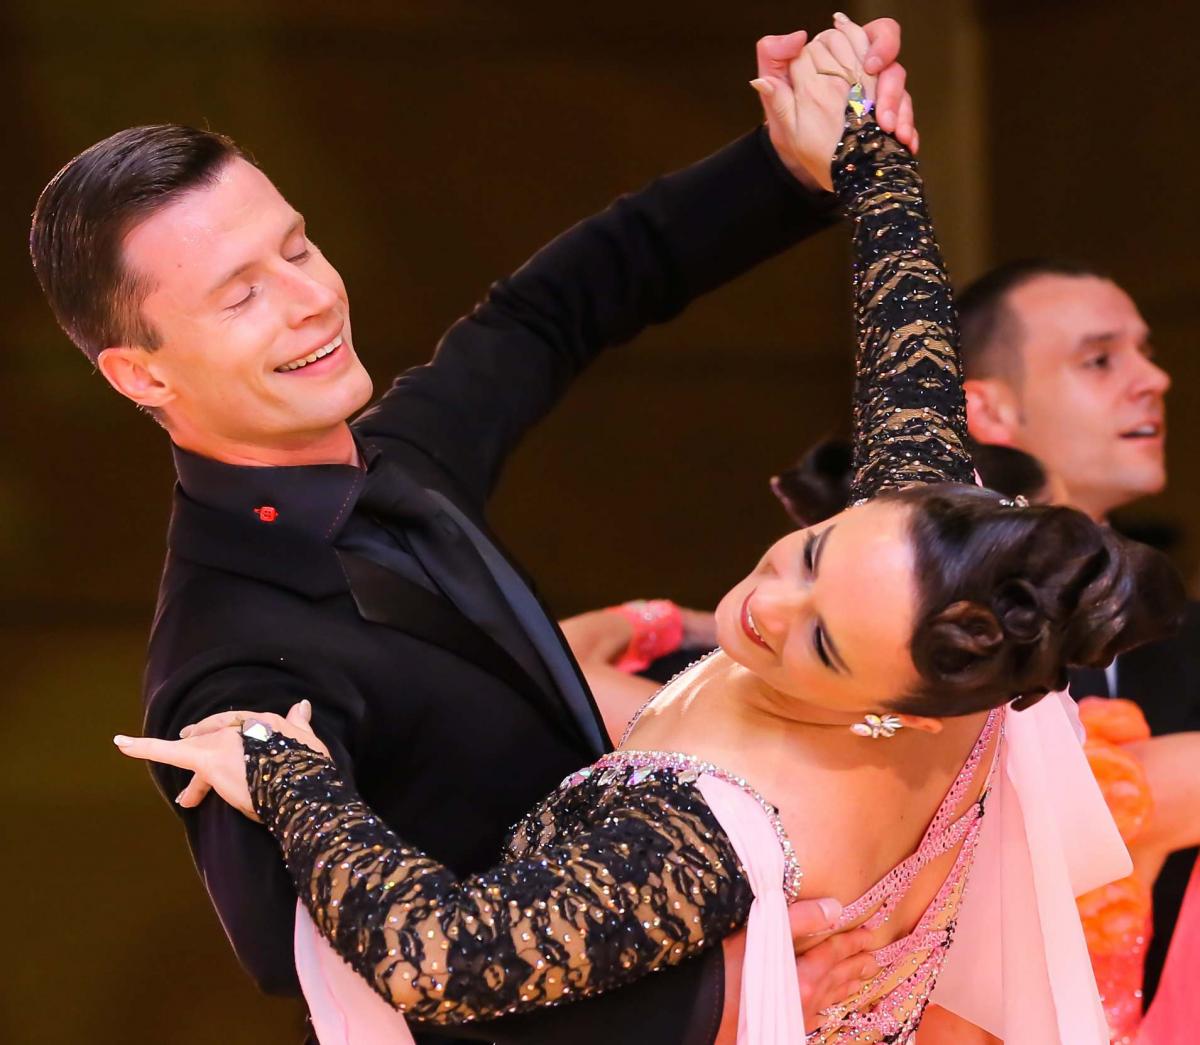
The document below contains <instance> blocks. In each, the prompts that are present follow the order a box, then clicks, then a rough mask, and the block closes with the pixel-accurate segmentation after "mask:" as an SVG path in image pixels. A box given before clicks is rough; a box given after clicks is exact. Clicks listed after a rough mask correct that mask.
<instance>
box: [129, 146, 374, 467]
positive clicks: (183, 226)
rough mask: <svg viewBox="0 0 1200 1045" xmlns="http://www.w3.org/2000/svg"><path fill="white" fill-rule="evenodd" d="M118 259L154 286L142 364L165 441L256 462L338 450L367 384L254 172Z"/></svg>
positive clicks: (290, 220)
mask: <svg viewBox="0 0 1200 1045" xmlns="http://www.w3.org/2000/svg"><path fill="white" fill-rule="evenodd" d="M124 249H125V261H126V264H127V266H128V267H129V268H130V270H131V271H132V272H133V273H135V274H139V275H142V276H144V277H145V278H146V279H147V280H148V281H149V283H150V286H151V290H150V293H149V294H148V296H147V297H146V299H145V301H144V303H143V305H142V310H143V315H144V317H145V319H146V320H147V322H148V323H149V324H150V325H151V326H152V327H153V328H154V329H155V330H156V331H157V332H158V334H159V336H160V338H161V345H160V347H159V348H158V349H157V350H155V351H153V352H145V353H144V354H142V355H141V357H140V358H141V360H142V362H143V363H144V365H145V367H146V368H147V370H148V371H150V372H151V373H152V375H153V377H154V379H155V381H156V382H158V385H156V388H157V389H158V391H157V393H156V394H158V395H160V396H161V397H162V402H161V404H155V405H159V406H160V409H161V410H162V411H163V413H164V414H165V417H166V421H167V425H168V428H169V429H170V432H171V435H172V437H173V438H174V439H175V441H176V442H178V443H179V444H180V445H182V446H185V447H187V448H188V449H191V450H195V451H197V452H199V453H204V454H207V455H209V456H214V457H218V458H221V459H224V460H233V461H244V462H257V463H287V461H288V460H289V455H295V454H297V453H302V454H307V455H308V456H310V457H311V456H312V453H313V452H314V451H315V452H316V454H317V457H318V458H319V457H320V455H321V449H320V448H321V447H324V446H328V445H334V444H340V445H346V444H348V441H349V440H348V432H347V430H346V426H345V421H346V419H347V418H348V417H349V416H350V415H351V414H352V413H354V412H355V411H356V410H358V409H359V408H360V407H362V406H363V405H364V404H365V403H366V402H367V400H368V399H369V398H370V395H371V379H370V377H369V376H368V375H367V372H366V370H365V369H364V368H363V366H362V364H361V363H360V362H359V360H358V357H357V355H356V354H355V352H354V346H353V342H352V339H351V333H350V305H349V302H348V300H347V298H346V288H345V286H344V284H343V283H342V279H341V277H340V276H339V275H338V273H337V270H336V269H334V267H333V266H332V265H331V264H330V263H329V262H328V261H327V260H326V259H325V257H324V256H323V255H322V254H321V252H320V251H319V250H318V249H317V247H316V246H315V245H314V244H313V243H312V242H311V241H310V240H308V238H307V237H306V235H305V229H304V221H303V218H302V217H301V216H300V215H299V214H297V213H296V211H295V210H294V209H293V208H292V207H291V206H290V205H289V204H288V202H287V201H286V200H285V199H284V198H283V197H282V196H281V195H280V194H279V191H278V190H277V189H276V188H275V186H274V185H273V184H272V183H271V182H270V180H269V179H268V178H267V177H266V175H264V174H263V173H262V172H261V171H260V170H258V168H256V167H254V166H253V165H252V164H250V163H247V162H246V161H244V160H241V159H234V160H232V161H230V162H229V163H227V164H226V165H225V167H224V168H223V169H222V170H221V172H220V173H219V175H218V177H217V179H216V181H215V182H214V184H212V185H211V186H208V187H205V188H202V189H198V190H196V191H194V192H190V193H188V194H186V195H185V196H183V197H182V198H180V199H179V200H177V201H176V202H174V203H172V204H170V205H169V206H167V207H165V208H163V209H162V210H160V211H158V212H157V213H155V214H153V215H152V216H151V217H149V218H148V219H146V220H145V221H144V222H142V223H141V224H140V225H138V226H136V227H135V228H134V229H133V230H132V231H131V232H130V234H129V235H128V236H127V237H126V239H125V244H124ZM314 356H315V357H318V358H315V359H314ZM305 360H309V362H307V363H306V364H304V365H301V364H302V363H304V361H305Z"/></svg>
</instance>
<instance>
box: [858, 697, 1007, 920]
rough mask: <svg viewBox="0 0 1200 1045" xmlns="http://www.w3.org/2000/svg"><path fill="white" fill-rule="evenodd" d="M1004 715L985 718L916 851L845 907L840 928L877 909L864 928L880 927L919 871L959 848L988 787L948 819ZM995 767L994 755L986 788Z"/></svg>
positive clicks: (980, 812) (993, 713)
mask: <svg viewBox="0 0 1200 1045" xmlns="http://www.w3.org/2000/svg"><path fill="white" fill-rule="evenodd" d="M1003 714H1004V712H1003V709H1002V708H994V709H993V710H992V711H991V712H990V713H989V714H988V717H987V721H986V722H985V723H984V724H983V729H981V730H980V731H979V737H978V738H977V739H976V741H975V743H974V744H973V745H972V746H971V751H970V753H969V754H968V755H967V758H966V761H964V762H963V764H962V768H961V769H960V770H959V771H958V774H957V776H955V778H954V782H953V783H952V784H951V785H950V788H949V790H948V791H947V792H946V797H945V798H943V799H942V801H941V804H940V805H939V806H938V808H937V811H936V812H935V813H934V815H933V818H932V820H930V822H929V826H928V827H927V828H926V829H925V834H924V835H923V836H922V838H921V842H920V844H919V845H918V846H917V849H916V851H915V852H914V853H912V854H911V855H910V856H908V857H907V858H906V859H904V860H902V861H901V862H900V863H899V864H897V865H896V866H895V867H893V868H892V869H891V870H890V871H889V872H888V873H887V874H885V875H884V876H883V877H882V878H880V879H879V881H878V882H876V883H875V884H874V885H873V886H871V888H870V889H868V890H867V891H866V892H865V893H863V894H862V896H860V897H859V898H858V899H857V900H854V901H853V902H852V903H850V904H847V905H846V907H845V908H844V909H843V910H842V916H841V919H840V921H839V922H838V925H839V927H845V926H847V925H851V924H853V923H854V922H856V921H858V920H859V919H860V918H862V917H863V916H864V915H865V914H867V912H869V911H875V908H877V907H878V908H879V910H877V911H875V913H874V914H873V915H872V917H871V918H870V919H869V920H868V921H867V922H866V923H865V924H866V926H867V927H868V928H875V927H877V926H878V925H880V924H882V923H883V922H884V921H886V920H887V918H888V917H889V916H890V915H891V912H892V911H893V910H895V908H896V906H897V905H898V904H899V903H900V901H901V900H903V899H904V896H905V895H906V894H907V892H908V890H909V889H910V888H911V887H912V884H913V881H914V880H915V879H916V877H917V875H918V874H919V873H920V872H921V870H922V869H924V868H925V867H926V866H927V865H928V864H929V863H930V862H931V861H933V860H934V859H936V858H937V857H939V856H941V855H942V854H943V853H947V852H949V851H950V850H951V849H953V848H954V847H955V846H956V845H958V844H959V843H960V842H961V841H962V840H963V839H964V838H965V837H966V835H967V833H968V832H969V831H970V830H971V828H972V827H973V826H974V825H975V824H977V823H978V822H979V820H980V819H981V818H982V816H983V799H984V796H985V795H986V794H987V785H985V787H984V791H983V794H981V795H980V797H979V799H978V800H977V801H976V802H973V803H972V804H971V805H970V806H969V807H968V808H967V809H966V810H965V811H964V812H963V813H962V815H961V816H959V817H958V818H957V819H954V820H951V816H952V815H953V813H954V810H955V809H956V808H957V807H958V806H959V805H960V804H961V803H962V800H963V798H964V797H965V796H966V793H967V789H968V788H969V787H970V785H971V784H972V782H973V781H974V780H975V777H976V773H977V772H978V769H979V764H980V762H981V761H982V759H983V754H984V752H985V751H986V750H987V748H988V746H989V745H990V744H991V742H992V739H993V738H994V737H995V736H996V731H997V730H998V729H999V728H1000V723H1001V722H1002V721H1003ZM996 750H997V751H998V750H999V748H998V747H997V749H996ZM995 766H996V758H995V753H993V758H992V762H991V766H990V768H989V770H988V784H990V782H991V774H992V773H993V772H994V771H995Z"/></svg>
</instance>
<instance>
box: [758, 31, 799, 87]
mask: <svg viewBox="0 0 1200 1045" xmlns="http://www.w3.org/2000/svg"><path fill="white" fill-rule="evenodd" d="M807 40H808V33H807V32H805V31H804V30H803V29H801V30H799V31H798V32H795V33H788V34H787V35H785V36H764V37H763V38H762V39H761V40H759V41H758V43H757V44H755V46H754V51H755V55H756V56H757V58H758V76H759V78H760V79H766V78H768V77H771V76H778V77H786V76H787V67H788V64H789V63H790V62H791V61H792V60H793V59H794V58H795V57H796V56H797V55H798V54H799V53H800V52H801V51H802V50H804V44H805V41H807Z"/></svg>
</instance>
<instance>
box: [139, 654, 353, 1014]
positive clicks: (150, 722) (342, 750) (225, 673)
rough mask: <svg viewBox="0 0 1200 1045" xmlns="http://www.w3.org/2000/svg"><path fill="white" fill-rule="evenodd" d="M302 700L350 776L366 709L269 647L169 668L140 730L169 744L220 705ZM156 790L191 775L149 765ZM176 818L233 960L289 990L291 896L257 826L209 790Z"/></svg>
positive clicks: (270, 706)
mask: <svg viewBox="0 0 1200 1045" xmlns="http://www.w3.org/2000/svg"><path fill="white" fill-rule="evenodd" d="M305 698H307V699H308V700H310V701H311V702H312V706H313V729H314V731H315V732H316V733H317V735H318V736H319V737H321V739H322V740H323V741H324V742H325V744H326V746H328V747H329V749H330V752H331V754H332V755H333V758H334V761H335V762H336V763H337V765H338V769H339V771H341V772H344V773H345V774H346V775H347V776H348V777H353V775H354V773H353V759H352V752H353V751H354V749H355V748H356V746H357V743H356V737H357V735H358V733H359V731H360V730H361V729H362V728H363V727H364V724H365V723H364V719H365V710H364V705H363V703H362V701H361V700H359V699H358V698H357V696H356V694H355V693H354V692H353V690H352V689H351V688H350V687H349V686H348V685H347V684H346V683H345V682H344V681H343V680H341V679H339V678H336V677H332V676H331V673H329V672H327V671H324V670H321V669H317V668H313V667H310V666H306V665H305V664H304V662H303V660H302V659H300V658H298V657H296V656H293V655H291V653H290V652H285V651H281V650H276V649H269V650H266V649H259V650H248V649H247V650H229V649H227V650H223V651H220V652H219V654H217V655H215V656H212V657H204V658H200V659H198V661H197V662H195V663H193V664H192V665H190V666H188V667H187V668H186V669H184V670H181V671H179V672H177V673H176V674H175V675H174V676H173V677H172V678H170V679H168V680H167V682H166V683H164V684H163V685H162V686H161V687H159V689H158V690H157V691H156V692H155V693H153V694H152V695H151V699H150V701H149V705H148V709H147V715H146V723H145V730H146V733H147V734H148V735H150V736H157V737H161V738H163V739H168V740H172V739H175V738H177V737H178V736H179V731H180V729H182V728H183V727H184V726H186V725H189V724H191V723H193V722H198V721H200V720H201V719H203V718H205V717H207V716H208V715H212V714H215V713H217V712H220V711H229V710H233V709H246V710H250V711H272V712H275V713H276V714H279V715H283V714H286V713H287V710H288V709H289V708H290V707H291V706H292V705H293V704H295V703H296V702H298V701H300V700H303V699H305ZM151 768H152V772H153V775H154V778H155V782H156V784H157V785H158V787H159V790H160V791H161V792H162V794H163V796H164V797H165V798H166V799H167V800H168V801H170V802H172V803H173V802H174V798H175V796H176V795H177V794H178V793H179V792H180V791H181V790H182V789H183V787H184V786H185V785H186V784H187V781H188V778H189V777H190V776H191V774H190V773H187V772H185V771H183V770H179V769H176V768H174V767H173V766H163V765H157V764H156V765H154V766H152V767H151ZM174 808H175V809H176V810H177V811H178V812H179V813H180V815H181V817H182V818H183V822H184V827H185V829H186V831H187V838H188V845H189V847H190V849H191V853H192V859H193V860H194V861H195V864H196V869H197V871H198V872H199V874H200V877H201V879H202V880H203V882H204V886H205V888H206V889H207V890H208V893H209V896H210V897H211V899H212V902H213V906H214V907H215V908H216V911H217V915H218V917H219V918H220V921H221V926H222V928H223V929H224V930H225V935H226V936H227V937H228V938H229V942H230V944H231V945H232V947H233V950H234V952H235V954H236V955H237V958H238V961H239V962H240V963H241V965H242V967H243V968H244V969H245V970H246V972H247V973H249V975H250V976H251V978H252V979H253V980H254V981H255V983H256V984H257V986H258V987H259V989H260V990H262V991H264V992H266V993H268V994H283V995H298V994H299V993H300V985H299V983H298V981H297V979H296V971H295V962H294V959H293V954H292V933H293V929H294V925H295V910H296V892H295V890H294V889H293V887H292V883H291V880H290V879H289V877H288V874H287V870H286V868H285V867H284V866H283V864H282V862H281V861H280V859H279V849H278V847H277V846H276V844H275V842H274V840H273V839H272V837H271V835H270V834H269V833H268V832H267V831H266V829H265V828H264V827H263V826H262V825H261V824H256V823H254V822H253V821H251V820H249V819H247V818H246V817H245V816H243V815H242V814H241V813H239V812H237V811H236V810H235V809H233V808H232V807H231V806H229V805H227V804H226V803H225V802H223V801H221V800H220V799H219V798H218V797H216V796H215V795H209V796H208V797H207V798H206V799H205V800H204V801H203V802H202V803H201V804H200V806H199V807H197V808H196V809H194V810H184V809H179V807H178V806H174Z"/></svg>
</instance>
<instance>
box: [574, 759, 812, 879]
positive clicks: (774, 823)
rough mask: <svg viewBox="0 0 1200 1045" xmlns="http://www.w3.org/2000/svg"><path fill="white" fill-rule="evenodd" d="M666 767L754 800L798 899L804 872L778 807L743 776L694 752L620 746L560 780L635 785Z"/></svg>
mask: <svg viewBox="0 0 1200 1045" xmlns="http://www.w3.org/2000/svg"><path fill="white" fill-rule="evenodd" d="M666 770H669V771H670V772H672V773H673V774H674V776H675V779H676V780H677V781H678V782H679V783H683V784H686V783H691V782H693V781H695V780H698V779H699V778H700V777H702V776H711V777H715V778H716V779H718V780H724V781H725V782H726V783H728V784H733V786H734V787H737V788H740V789H741V790H742V791H744V792H745V793H746V794H747V795H749V796H750V797H751V798H753V799H754V801H755V802H757V803H758V804H759V806H760V807H761V808H762V811H763V813H765V814H766V817H767V819H768V821H770V824H771V829H772V830H773V831H774V832H775V837H776V838H778V839H779V847H780V848H781V849H782V850H783V890H784V893H785V894H786V895H787V898H788V900H789V901H791V900H798V899H799V898H800V887H801V885H802V884H803V881H804V872H803V870H801V868H800V863H799V861H798V860H797V859H796V850H795V848H794V847H793V846H792V841H791V839H790V838H789V837H788V834H787V830H786V829H785V828H784V826H783V820H782V819H781V817H780V816H779V810H778V809H776V808H775V806H774V805H773V804H772V803H771V802H769V801H767V799H766V798H765V797H764V796H763V795H762V794H761V793H760V792H759V791H757V790H756V789H755V788H754V787H753V786H752V785H751V784H750V783H749V782H748V781H747V780H746V779H745V778H744V777H740V776H738V775H737V774H736V773H731V772H729V771H728V770H727V769H722V768H721V767H720V766H718V765H717V764H716V763H714V762H707V761H705V760H704V759H701V758H697V757H696V756H695V755H687V754H684V753H683V752H681V751H639V750H636V749H625V748H622V749H620V750H617V751H611V752H609V753H608V754H607V755H604V756H603V757H602V758H601V759H600V760H599V761H598V762H596V763H594V764H593V765H592V766H589V767H588V768H587V769H581V770H580V771H579V772H578V773H572V774H571V776H569V777H567V779H566V780H564V781H563V786H564V787H570V786H573V785H574V784H575V783H578V782H580V781H582V780H584V779H587V778H589V777H593V778H595V777H596V776H597V775H598V778H599V780H600V781H601V782H602V783H603V782H605V776H604V774H606V773H607V774H612V776H611V777H610V778H609V781H608V782H616V781H617V777H618V775H621V774H623V775H624V776H625V783H626V784H627V785H629V786H637V785H638V784H641V783H642V782H644V781H645V780H647V779H649V778H650V777H652V776H653V775H655V774H657V773H661V772H663V771H666Z"/></svg>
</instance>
